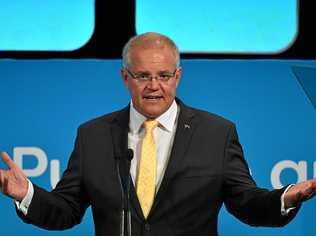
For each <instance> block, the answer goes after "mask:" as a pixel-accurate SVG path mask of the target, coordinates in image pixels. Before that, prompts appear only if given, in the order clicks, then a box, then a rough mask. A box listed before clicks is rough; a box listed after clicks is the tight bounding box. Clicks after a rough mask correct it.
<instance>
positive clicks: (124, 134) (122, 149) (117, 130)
mask: <svg viewBox="0 0 316 236" xmlns="http://www.w3.org/2000/svg"><path fill="white" fill-rule="evenodd" d="M128 130H129V106H128V107H126V108H124V109H123V110H122V111H120V112H119V113H118V115H117V116H116V117H114V119H113V121H112V125H111V135H112V142H113V148H114V158H125V157H124V156H123V155H124V154H125V153H126V150H127V149H128ZM129 178H130V181H131V183H132V179H131V176H129ZM130 199H131V203H132V205H133V207H132V208H131V212H132V214H133V213H134V215H135V217H136V218H138V219H144V216H143V213H142V209H141V207H140V203H139V201H138V198H137V194H136V190H135V187H134V185H133V184H131V186H130ZM133 209H134V210H135V211H133Z"/></svg>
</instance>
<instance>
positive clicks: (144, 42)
mask: <svg viewBox="0 0 316 236" xmlns="http://www.w3.org/2000/svg"><path fill="white" fill-rule="evenodd" d="M165 46H167V47H170V49H172V50H173V53H174V56H175V58H176V66H177V67H179V66H180V52H179V49H178V47H177V45H176V44H175V42H174V41H173V40H172V39H170V38H169V37H167V36H165V35H163V34H159V33H154V32H147V33H144V34H140V35H136V36H134V37H132V38H131V39H130V40H129V41H128V42H127V43H126V44H125V46H124V48H123V51H122V63H123V67H124V68H128V67H129V66H130V65H131V59H130V53H131V51H132V50H133V48H136V47H140V48H144V49H146V48H154V47H161V48H164V47H165Z"/></svg>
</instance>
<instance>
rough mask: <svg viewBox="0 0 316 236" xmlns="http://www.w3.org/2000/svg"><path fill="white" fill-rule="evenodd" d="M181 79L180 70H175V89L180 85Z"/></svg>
mask: <svg viewBox="0 0 316 236" xmlns="http://www.w3.org/2000/svg"><path fill="white" fill-rule="evenodd" d="M181 77H182V68H181V67H179V68H178V70H177V73H176V83H177V87H178V85H179V83H180V80H181Z"/></svg>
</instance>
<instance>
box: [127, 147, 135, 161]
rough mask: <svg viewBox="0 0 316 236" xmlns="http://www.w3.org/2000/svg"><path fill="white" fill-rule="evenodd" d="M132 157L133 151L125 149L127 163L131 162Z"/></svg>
mask: <svg viewBox="0 0 316 236" xmlns="http://www.w3.org/2000/svg"><path fill="white" fill-rule="evenodd" d="M133 157H134V152H133V149H131V148H129V149H127V153H126V158H127V160H128V161H131V160H132V159H133Z"/></svg>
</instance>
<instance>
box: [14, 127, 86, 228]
mask: <svg viewBox="0 0 316 236" xmlns="http://www.w3.org/2000/svg"><path fill="white" fill-rule="evenodd" d="M82 155H83V145H82V140H81V135H80V131H78V135H77V138H76V142H75V147H74V150H73V152H72V154H71V157H70V159H69V162H68V166H67V169H66V170H65V172H64V173H63V176H62V178H61V180H60V181H59V183H58V184H57V186H56V188H55V189H54V190H53V191H51V192H48V191H46V190H44V189H43V188H40V187H38V186H37V185H35V184H34V195H33V199H32V201H31V204H30V206H29V209H28V213H27V215H26V216H24V215H23V213H21V212H20V211H17V213H18V215H19V216H20V217H21V218H22V220H23V221H24V222H26V223H30V224H34V225H36V226H39V227H41V228H45V229H49V230H62V229H67V228H71V227H73V226H74V225H76V224H79V223H80V222H81V220H82V217H83V215H84V213H85V211H86V209H87V207H88V205H89V204H88V200H87V196H86V193H85V191H84V188H83V185H82V176H81V175H82V170H81V156H82Z"/></svg>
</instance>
